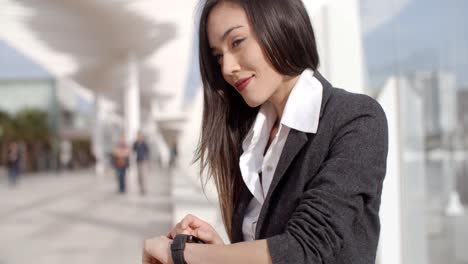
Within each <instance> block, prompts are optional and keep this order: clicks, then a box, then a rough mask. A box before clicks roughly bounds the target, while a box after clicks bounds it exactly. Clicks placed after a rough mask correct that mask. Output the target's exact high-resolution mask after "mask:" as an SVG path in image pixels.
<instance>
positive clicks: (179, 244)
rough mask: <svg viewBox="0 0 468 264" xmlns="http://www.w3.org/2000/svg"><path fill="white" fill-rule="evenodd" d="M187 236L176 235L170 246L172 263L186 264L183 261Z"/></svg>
mask: <svg viewBox="0 0 468 264" xmlns="http://www.w3.org/2000/svg"><path fill="white" fill-rule="evenodd" d="M188 237H189V236H188V235H182V234H179V235H176V236H175V238H174V240H173V241H172V245H171V252H172V262H174V264H187V262H185V259H184V249H185V243H186V242H187V239H188Z"/></svg>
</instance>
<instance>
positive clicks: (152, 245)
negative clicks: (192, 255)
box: [142, 236, 173, 264]
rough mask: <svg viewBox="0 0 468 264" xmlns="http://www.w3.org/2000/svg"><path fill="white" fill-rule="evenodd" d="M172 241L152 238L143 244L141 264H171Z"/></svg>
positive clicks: (163, 237)
mask: <svg viewBox="0 0 468 264" xmlns="http://www.w3.org/2000/svg"><path fill="white" fill-rule="evenodd" d="M171 244H172V240H171V239H169V238H167V237H165V236H159V237H153V238H150V239H146V240H145V241H144V242H143V262H142V263H143V264H173V262H172V255H171Z"/></svg>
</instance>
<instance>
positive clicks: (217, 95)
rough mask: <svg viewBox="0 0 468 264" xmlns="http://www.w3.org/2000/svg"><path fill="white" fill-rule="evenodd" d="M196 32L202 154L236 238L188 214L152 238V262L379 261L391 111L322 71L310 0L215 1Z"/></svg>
mask: <svg viewBox="0 0 468 264" xmlns="http://www.w3.org/2000/svg"><path fill="white" fill-rule="evenodd" d="M199 39H200V45H199V46H200V67H201V75H202V80H203V86H204V112H203V126H202V137H201V143H200V145H199V152H198V159H199V160H201V163H202V165H203V167H204V168H205V167H207V168H208V172H209V175H211V176H212V177H213V178H214V181H215V183H216V186H217V190H218V194H219V201H220V205H221V211H222V216H223V220H224V224H225V227H226V231H227V233H228V235H229V238H230V240H231V242H232V244H228V245H225V244H224V243H223V241H222V239H221V238H220V237H219V235H218V234H217V233H216V231H215V230H214V229H213V228H212V227H211V226H210V225H209V224H208V223H206V222H204V221H203V220H201V219H198V218H197V217H195V216H192V215H188V216H187V217H185V218H184V219H182V221H181V222H180V223H179V224H177V225H176V226H175V227H174V229H173V230H171V232H170V233H169V234H168V235H167V237H166V236H161V237H155V238H152V239H148V240H146V241H145V244H144V250H143V263H176V264H177V263H184V262H183V261H184V259H185V261H186V262H187V263H225V264H227V263H360V264H362V263H375V255H376V248H377V242H378V237H379V217H378V211H379V206H380V195H381V189H382V182H383V179H384V175H385V169H386V156H387V123H386V118H385V114H384V113H383V111H382V109H381V107H380V106H379V104H378V103H377V102H375V101H374V100H373V99H371V98H370V97H368V96H364V95H357V94H352V93H348V92H346V91H344V90H341V89H336V88H333V87H332V86H331V85H330V84H329V83H328V82H327V81H326V80H325V79H324V78H323V77H322V76H321V75H320V74H319V73H318V72H317V67H318V63H319V57H318V54H317V49H316V42H315V37H314V33H313V30H312V27H311V24H310V21H309V17H308V15H307V12H306V10H305V8H304V6H303V3H302V1H301V0H288V1H285V0H232V1H222V0H221V1H218V0H208V1H206V3H205V5H204V7H203V11H202V14H201V20H200V31H199ZM180 234H189V235H194V236H197V237H199V238H200V239H201V240H203V241H205V243H206V244H205V245H201V244H196V243H189V244H184V242H185V241H186V240H187V239H191V238H190V237H188V238H187V237H186V236H185V238H184V239H182V238H181V237H184V236H182V235H180ZM176 235H177V236H176ZM173 238H175V239H174V240H172V239H173Z"/></svg>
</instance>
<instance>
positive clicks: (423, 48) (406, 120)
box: [359, 0, 468, 264]
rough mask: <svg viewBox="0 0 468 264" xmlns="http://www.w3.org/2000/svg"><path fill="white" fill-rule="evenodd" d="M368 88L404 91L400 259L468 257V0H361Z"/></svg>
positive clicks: (433, 261) (461, 261) (400, 96)
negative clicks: (390, 87)
mask: <svg viewBox="0 0 468 264" xmlns="http://www.w3.org/2000/svg"><path fill="white" fill-rule="evenodd" d="M359 3H360V17H361V27H362V28H361V31H362V37H363V46H364V47H363V50H364V62H365V68H366V69H365V70H366V83H367V85H366V87H367V89H368V92H369V93H372V94H379V93H381V92H382V91H383V90H384V89H386V87H387V88H388V86H389V85H393V88H394V89H395V90H396V91H397V96H396V98H397V103H396V107H397V109H398V110H397V120H398V121H397V124H398V126H397V128H396V130H397V131H398V132H397V133H398V135H399V139H398V144H399V150H398V152H397V156H398V160H399V163H398V164H399V165H398V166H399V169H398V171H399V175H400V177H399V178H400V182H399V184H400V190H401V193H400V199H401V201H400V209H401V216H400V220H401V245H400V246H401V262H402V263H430V264H442V263H444V264H445V263H455V264H466V263H468V250H467V247H466V244H465V243H466V241H468V207H467V205H468V195H467V194H468V165H467V163H468V161H467V157H468V155H467V150H468V144H467V139H468V129H467V128H468V118H466V116H468V102H467V101H468V75H467V74H466V72H468V28H467V27H466V25H468V17H467V16H466V15H465V14H466V12H467V11H468V2H467V1H463V0H449V1H443V0H362V1H360V2H359Z"/></svg>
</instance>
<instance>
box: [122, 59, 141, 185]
mask: <svg viewBox="0 0 468 264" xmlns="http://www.w3.org/2000/svg"><path fill="white" fill-rule="evenodd" d="M126 74H127V78H126V82H125V91H124V99H123V100H124V106H125V107H124V109H125V113H124V115H125V128H124V129H125V138H126V140H127V144H128V145H129V147H130V148H131V147H132V144H133V142H134V141H135V139H136V136H137V133H138V130H139V129H140V87H139V83H140V80H139V70H138V61H137V59H136V57H135V55H134V54H129V56H128V59H127V65H126ZM136 173H137V171H136V161H135V158H134V157H132V155H131V156H130V166H129V168H128V171H127V183H128V184H127V186H128V191H129V192H133V191H136V190H137V179H136V178H137V175H136Z"/></svg>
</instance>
